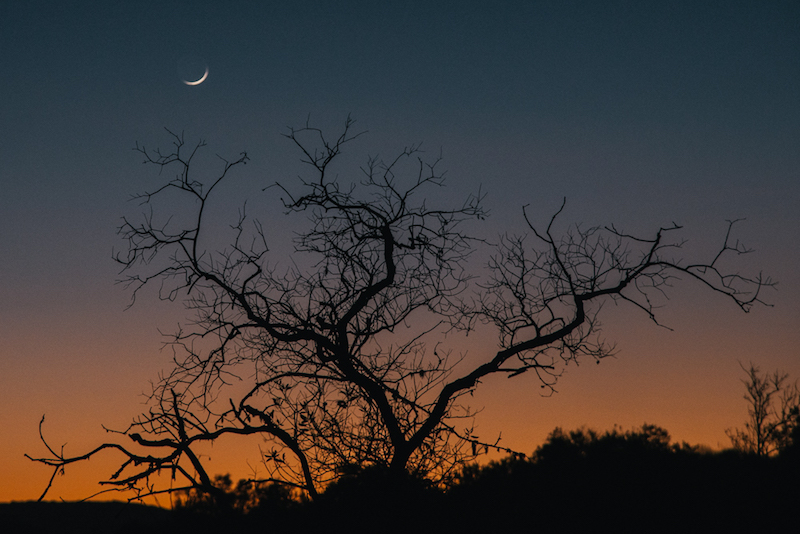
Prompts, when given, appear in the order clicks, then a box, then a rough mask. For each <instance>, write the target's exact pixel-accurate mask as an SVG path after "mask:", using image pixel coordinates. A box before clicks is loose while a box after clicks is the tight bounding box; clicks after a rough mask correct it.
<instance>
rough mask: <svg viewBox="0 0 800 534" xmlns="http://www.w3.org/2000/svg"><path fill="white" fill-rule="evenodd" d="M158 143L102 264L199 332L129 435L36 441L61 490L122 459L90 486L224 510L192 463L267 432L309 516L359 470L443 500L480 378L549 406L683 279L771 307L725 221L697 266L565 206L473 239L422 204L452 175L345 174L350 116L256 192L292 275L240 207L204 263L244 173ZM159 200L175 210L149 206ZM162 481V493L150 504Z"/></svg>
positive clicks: (468, 208)
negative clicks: (610, 310)
mask: <svg viewBox="0 0 800 534" xmlns="http://www.w3.org/2000/svg"><path fill="white" fill-rule="evenodd" d="M170 135H171V140H172V145H171V147H170V149H168V150H164V151H161V150H147V149H145V148H144V147H141V146H138V145H137V150H138V151H139V153H140V154H141V155H142V156H143V157H144V160H145V162H146V163H148V164H151V165H154V166H155V167H157V168H159V169H160V170H163V171H165V172H172V173H175V174H174V178H172V179H170V180H169V181H167V182H166V183H164V184H163V185H162V186H161V187H159V188H156V189H155V190H153V191H149V192H145V193H143V194H140V195H138V196H137V197H136V198H138V199H139V200H140V201H141V203H142V205H144V206H146V207H147V206H149V209H148V210H146V211H145V212H144V213H143V215H142V216H141V217H140V218H125V219H124V220H123V223H122V226H121V227H120V230H119V234H120V236H121V237H122V238H123V239H124V241H125V243H126V247H125V249H124V250H123V251H122V252H120V253H118V254H117V255H116V256H115V259H116V261H118V262H119V263H120V264H121V266H122V272H123V276H124V277H125V278H124V282H125V283H126V284H128V285H129V287H130V288H131V291H132V295H133V298H134V299H136V297H137V296H139V295H140V291H141V290H142V288H144V287H149V286H155V287H158V289H159V295H160V297H161V298H162V299H167V300H171V301H173V300H174V301H180V302H181V303H183V305H184V306H185V307H186V308H187V310H188V311H190V312H191V314H192V322H191V323H190V324H189V325H185V326H182V327H181V328H179V329H178V330H177V331H176V332H175V333H174V334H173V335H172V337H171V338H170V344H171V345H172V347H173V348H174V354H175V356H174V365H173V368H172V370H171V372H169V373H167V374H165V375H164V376H163V377H161V378H160V380H159V381H158V382H157V383H156V384H155V387H154V389H153V391H152V394H151V398H150V400H151V403H150V408H149V410H148V411H147V412H146V413H144V414H142V415H140V416H139V417H138V418H136V419H134V421H133V422H132V423H131V425H130V426H129V427H128V428H127V429H124V430H121V431H119V434H120V437H124V439H121V440H120V441H114V442H108V443H105V444H102V445H100V446H99V447H97V448H96V449H94V450H92V451H89V452H88V453H86V454H83V455H79V456H67V455H64V453H63V452H58V451H56V450H55V449H53V448H52V447H50V446H49V445H48V449H49V451H50V453H51V456H49V457H47V458H39V459H37V460H38V461H40V462H42V463H45V464H47V465H50V466H52V467H53V468H54V476H55V473H56V472H58V471H59V470H62V469H63V468H64V467H65V466H66V465H68V464H71V463H74V462H76V461H80V460H83V459H87V458H90V457H92V456H93V455H95V454H98V453H100V452H101V451H104V450H108V449H113V450H115V451H117V452H118V453H120V454H121V455H122V462H121V463H120V467H119V470H117V471H116V472H115V473H113V474H111V476H110V477H109V478H108V479H107V480H106V481H104V482H103V483H104V484H107V485H109V486H110V487H115V488H123V489H129V488H134V489H138V490H139V491H140V493H139V495H147V494H154V493H158V492H163V491H175V490H187V489H195V490H200V491H204V492H208V493H209V494H211V495H212V496H213V495H215V494H217V495H218V494H220V490H219V488H218V484H215V483H214V480H213V479H212V477H211V476H210V475H209V474H208V472H207V471H206V468H205V467H204V465H203V462H202V461H201V458H200V456H199V455H198V454H197V453H196V447H197V446H198V445H199V444H202V443H207V442H211V441H214V440H217V439H218V438H220V437H222V436H224V435H258V436H261V437H262V438H263V439H264V441H265V446H264V448H263V450H262V456H263V458H262V459H263V463H264V469H265V472H266V476H264V477H262V478H261V481H272V482H277V483H281V484H285V485H288V486H290V487H295V488H298V489H299V490H301V491H303V492H306V493H307V494H308V495H309V496H311V497H312V498H314V497H315V496H316V495H317V494H318V493H319V491H320V490H321V488H324V487H325V486H327V485H328V484H330V483H331V482H333V481H335V480H337V479H339V478H340V477H341V476H342V475H343V474H345V473H347V472H348V468H349V467H350V466H370V465H371V466H379V467H383V468H386V469H387V470H388V472H390V473H395V474H396V475H398V476H400V474H406V473H410V474H412V475H415V476H423V477H426V478H428V479H430V480H432V481H434V482H436V483H438V482H447V481H449V480H451V479H452V477H453V476H454V474H455V473H456V471H457V469H458V468H459V467H460V466H462V465H464V463H465V462H468V461H469V460H472V459H473V458H475V457H476V456H477V455H479V454H481V453H482V452H484V451H486V450H488V449H489V448H490V447H496V448H499V449H502V447H501V445H500V444H498V442H495V441H491V440H489V441H484V440H481V439H479V438H477V437H476V435H475V434H474V432H473V430H472V416H473V412H472V411H471V410H470V409H469V408H468V407H467V406H466V405H465V403H464V402H463V399H464V396H465V395H469V394H470V393H472V392H473V391H474V389H475V388H476V387H478V386H479V384H480V382H481V380H482V379H484V378H486V377H488V376H490V375H505V376H508V377H517V376H519V375H522V374H535V375H536V376H537V377H538V382H539V383H540V384H541V385H542V386H543V387H545V388H552V386H553V384H554V383H555V380H556V379H557V378H558V376H559V374H560V371H561V369H562V368H563V365H564V364H565V363H566V362H570V361H575V360H578V359H596V360H599V359H601V358H603V357H605V356H608V355H609V354H610V353H611V352H612V350H613V347H612V346H610V345H608V344H606V343H604V342H603V340H602V338H601V337H600V326H599V322H598V314H599V313H600V311H601V307H602V304H603V303H604V302H606V301H609V300H614V301H616V302H618V303H620V304H622V305H627V306H631V307H633V308H634V309H636V310H638V311H640V312H641V313H642V314H643V316H644V318H645V319H649V320H651V321H654V322H656V323H658V318H657V316H656V306H655V305H654V298H656V297H658V296H660V295H664V294H668V293H669V292H670V291H671V290H672V287H673V285H674V283H676V282H677V281H678V280H679V279H682V280H684V281H686V282H687V283H694V284H697V285H699V286H700V287H701V288H704V289H706V290H707V291H709V292H711V293H716V294H719V295H722V296H723V297H725V298H727V300H728V301H729V302H730V304H732V305H734V306H737V307H739V308H740V309H742V310H743V311H745V312H746V311H748V310H749V309H751V307H752V306H754V305H758V304H763V301H762V296H761V290H762V289H763V288H764V287H768V286H770V285H771V284H772V282H771V281H770V280H769V279H768V278H765V277H762V276H761V275H760V274H754V275H747V274H742V273H739V272H738V271H736V270H735V265H734V264H732V263H731V262H729V261H728V260H729V257H732V258H735V257H736V256H737V255H740V254H744V253H747V252H749V250H748V249H747V248H746V247H744V246H743V245H742V244H740V243H739V242H738V241H737V240H735V239H734V237H733V230H734V226H735V221H734V222H731V223H730V224H729V227H728V232H727V234H726V235H724V236H722V239H721V241H720V245H719V247H718V248H717V249H715V250H710V251H708V253H707V254H706V256H705V257H704V258H700V259H689V258H685V257H683V255H682V252H683V250H682V245H683V243H684V239H685V238H684V237H683V236H682V232H681V231H682V228H681V227H680V226H678V225H676V224H671V225H668V226H666V227H660V228H655V229H652V230H651V231H649V233H636V234H634V233H628V232H625V231H622V230H620V229H617V228H616V227H614V226H593V227H584V226H580V225H573V226H570V227H568V228H567V229H566V230H564V231H560V232H559V231H557V228H560V225H559V224H557V221H558V220H559V216H560V215H561V214H562V212H563V209H564V205H563V204H562V206H561V208H560V209H558V210H557V211H556V213H555V214H554V215H553V216H552V217H551V218H550V221H549V224H547V226H546V227H543V228H540V227H537V226H536V225H534V224H533V223H532V222H531V219H530V217H529V210H530V208H528V207H526V206H520V216H521V217H520V221H521V224H520V228H519V229H516V230H515V231H513V232H509V233H505V234H502V235H500V236H498V237H496V238H488V237H485V236H482V235H481V234H480V233H479V232H478V231H477V230H476V228H477V226H476V225H478V224H479V223H480V221H482V220H483V219H484V218H485V217H486V216H487V211H486V209H485V207H484V196H483V194H482V193H481V192H480V191H477V192H475V193H473V194H466V195H464V196H463V198H462V199H461V200H460V201H458V202H456V203H454V204H448V203H447V202H442V203H440V202H439V201H437V202H433V201H431V200H430V199H431V197H432V195H431V192H432V191H435V190H439V188H441V187H444V186H445V180H444V173H443V172H442V171H441V170H440V161H439V160H438V159H434V160H432V161H429V160H426V159H425V158H424V154H423V153H422V152H421V150H420V148H419V146H416V145H415V146H410V147H406V148H404V149H403V150H401V151H399V152H398V154H397V156H396V157H394V158H392V159H388V160H386V159H380V158H368V159H367V160H366V163H365V164H364V165H363V166H362V167H359V168H358V169H356V170H355V171H349V170H347V169H343V168H340V167H337V164H338V161H339V157H340V154H341V153H342V151H343V150H345V149H346V148H347V147H350V146H352V145H353V144H354V143H355V141H356V139H357V138H358V137H359V136H360V135H361V133H359V132H357V131H355V130H354V121H353V120H351V119H349V118H348V119H347V121H346V122H345V124H344V127H343V129H342V131H341V132H339V133H338V134H337V135H335V136H333V137H329V136H327V135H326V134H324V133H323V132H322V131H321V130H320V129H317V128H315V127H313V126H311V125H309V124H306V125H305V126H304V127H302V128H299V129H290V130H289V131H288V133H286V134H285V137H286V138H287V139H288V141H289V142H291V143H293V144H294V145H295V146H296V148H297V149H298V150H299V153H300V155H301V158H302V162H303V164H304V165H305V167H304V168H305V171H306V173H305V174H304V175H303V176H301V177H300V178H299V179H297V180H294V181H292V182H285V181H279V182H276V183H273V184H267V187H265V194H270V195H278V196H279V197H280V198H281V201H282V206H283V209H284V211H285V215H286V217H289V218H292V217H293V216H295V215H298V214H299V215H301V216H302V218H303V219H304V220H305V223H304V224H305V226H304V227H302V228H301V229H299V230H298V231H297V233H296V234H295V235H294V237H293V247H294V253H293V254H292V255H291V257H290V258H286V257H273V254H272V253H271V249H270V244H269V242H268V241H269V240H268V237H267V232H266V231H265V228H264V226H263V221H262V220H261V219H259V218H258V217H256V218H252V219H251V218H250V216H249V215H248V214H247V212H246V210H245V209H244V208H243V209H241V210H240V212H239V217H238V220H237V222H236V223H235V224H234V225H233V234H232V238H231V239H230V241H229V242H228V243H227V244H226V245H225V246H223V247H220V248H215V245H214V243H216V240H215V239H216V238H217V237H219V235H220V234H219V233H218V232H217V231H218V230H219V229H218V228H215V227H213V224H212V221H211V219H210V218H209V217H208V215H207V213H208V210H209V209H210V207H211V206H212V204H213V203H214V201H215V198H216V197H215V194H216V193H217V191H218V190H219V188H220V184H221V183H223V182H225V181H226V180H228V178H229V176H230V175H231V174H233V173H235V172H238V171H239V170H240V168H241V166H243V165H244V164H246V163H247V161H248V156H247V154H244V153H243V154H240V155H239V156H238V157H237V158H235V159H232V160H222V165H221V170H220V172H219V174H218V175H216V177H215V178H214V179H212V180H210V181H205V182H203V181H199V180H198V179H196V178H195V167H196V165H198V162H197V160H196V158H197V156H198V154H200V153H201V152H202V150H203V149H204V147H205V143H204V142H200V143H197V144H196V145H187V144H186V143H185V141H184V137H183V135H177V134H173V133H170ZM168 194H170V195H171V197H170V199H171V201H170V202H171V203H170V204H169V206H168V208H166V212H163V211H160V210H162V209H164V206H163V205H161V204H158V206H157V209H156V208H154V206H155V205H156V204H157V203H156V200H157V199H160V198H162V197H163V196H164V195H168ZM179 210H184V211H182V212H181V216H180V217H174V218H173V216H174V215H176V213H177V212H178V211H179ZM187 213H188V216H187ZM292 228H295V226H294V225H293V226H292ZM211 236H214V238H215V239H212V238H211ZM476 251H480V253H481V256H482V257H487V258H489V259H488V262H481V261H478V260H476V256H475V254H474V253H475V252H476ZM478 327H480V328H481V333H482V335H483V334H484V332H486V331H491V332H493V335H494V336H495V337H496V340H497V345H496V347H497V348H496V350H493V351H491V352H489V353H485V354H472V355H470V358H469V360H468V361H467V360H465V359H464V358H463V357H462V355H459V354H457V353H456V352H455V351H453V350H452V349H451V348H450V345H449V343H451V340H452V339H453V337H454V336H456V335H462V334H467V333H470V332H472V331H474V330H475V329H476V328H478ZM243 383H244V384H246V387H245V388H244V389H242V386H241V384H243ZM43 440H44V438H43ZM45 443H46V442H45ZM165 473H168V474H169V475H170V477H169V478H170V480H171V482H170V485H169V486H168V487H155V486H153V485H152V484H153V481H154V480H155V476H156V475H158V474H165ZM48 487H49V486H48Z"/></svg>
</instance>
